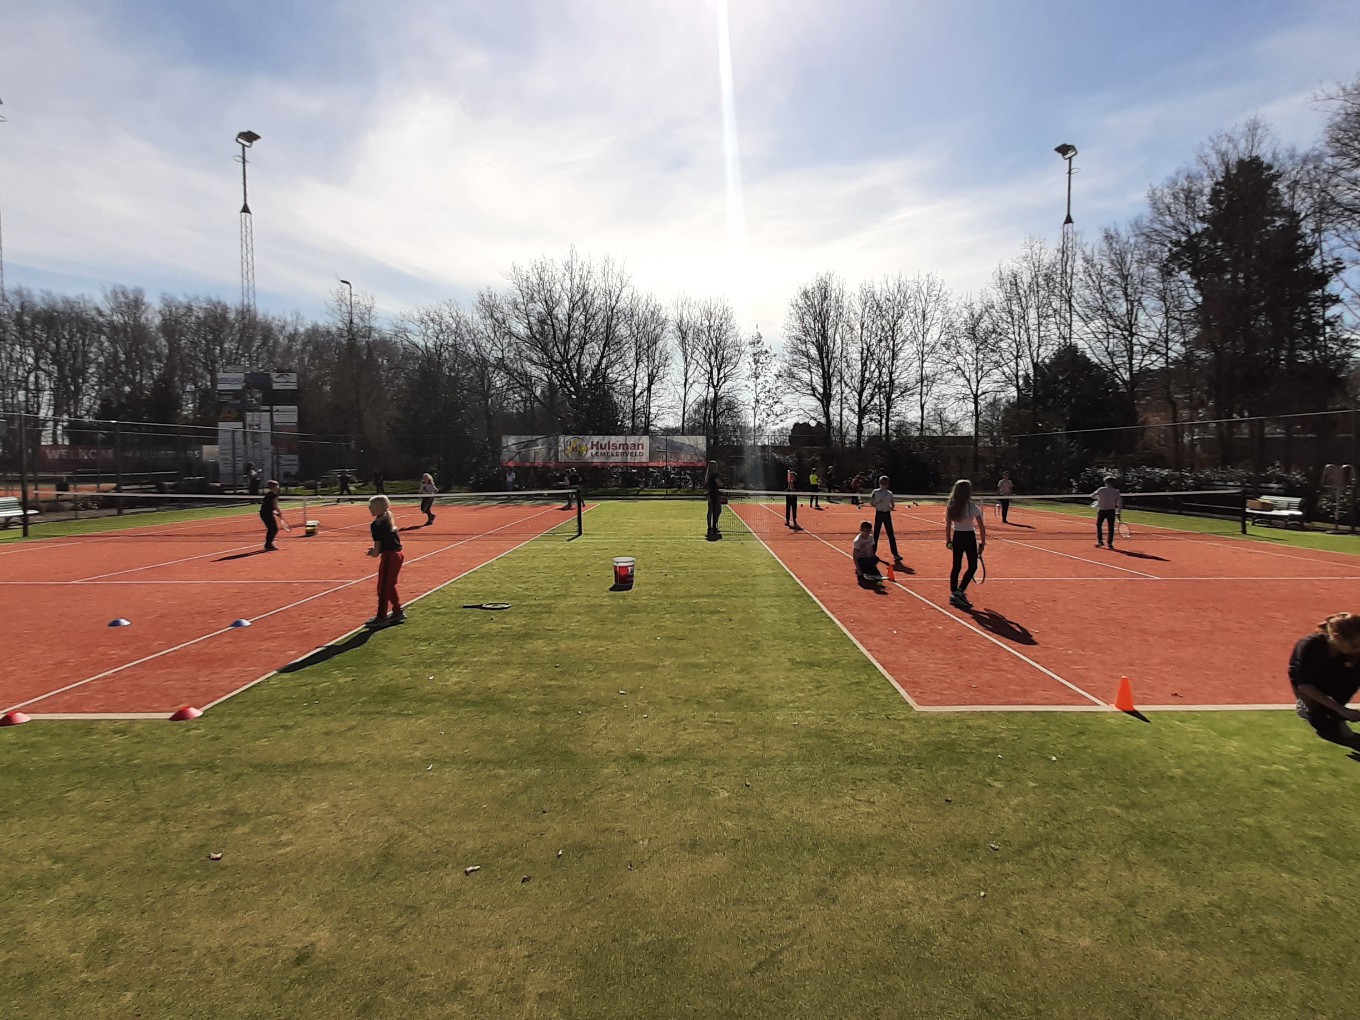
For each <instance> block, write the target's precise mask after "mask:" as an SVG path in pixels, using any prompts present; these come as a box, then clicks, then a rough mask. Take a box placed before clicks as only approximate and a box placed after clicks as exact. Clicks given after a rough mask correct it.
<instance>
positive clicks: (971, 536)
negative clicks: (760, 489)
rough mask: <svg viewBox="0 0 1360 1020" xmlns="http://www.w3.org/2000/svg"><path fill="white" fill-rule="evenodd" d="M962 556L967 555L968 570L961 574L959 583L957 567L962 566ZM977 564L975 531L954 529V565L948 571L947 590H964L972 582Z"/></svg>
mask: <svg viewBox="0 0 1360 1020" xmlns="http://www.w3.org/2000/svg"><path fill="white" fill-rule="evenodd" d="M964 556H967V557H968V572H967V573H966V574H964V575H963V582H962V583H960V582H959V568H960V567H961V566H963V558H964ZM977 564H978V548H977V532H974V531H955V532H954V566H953V567H952V568H951V569H950V571H949V590H950V591H966V590H967V588H968V586H969V585H970V584H972V583H973V575H974V574H976V573H977Z"/></svg>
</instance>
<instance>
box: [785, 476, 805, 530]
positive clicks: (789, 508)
mask: <svg viewBox="0 0 1360 1020" xmlns="http://www.w3.org/2000/svg"><path fill="white" fill-rule="evenodd" d="M784 527H786V528H792V529H793V530H794V531H802V530H803V529H802V528H800V527H799V526H798V472H797V471H795V470H794V469H793V468H789V469H788V470H787V471H786V472H784Z"/></svg>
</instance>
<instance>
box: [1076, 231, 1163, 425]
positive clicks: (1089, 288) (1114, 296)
mask: <svg viewBox="0 0 1360 1020" xmlns="http://www.w3.org/2000/svg"><path fill="white" fill-rule="evenodd" d="M1077 273H1078V282H1077V288H1076V303H1077V306H1078V314H1079V316H1080V319H1081V324H1082V332H1083V335H1084V336H1085V338H1086V344H1087V349H1088V350H1089V352H1090V354H1091V357H1092V359H1094V360H1095V362H1096V363H1097V364H1098V365H1100V366H1101V367H1103V368H1105V369H1106V370H1107V371H1109V373H1110V374H1111V375H1112V376H1114V378H1115V379H1117V380H1118V381H1119V385H1120V387H1121V388H1122V389H1123V391H1124V396H1125V399H1126V401H1127V404H1128V410H1129V420H1130V421H1132V420H1135V419H1136V418H1137V416H1138V407H1139V401H1140V398H1141V397H1142V396H1143V389H1144V387H1145V384H1146V381H1147V375H1148V370H1149V368H1150V366H1151V364H1152V360H1153V357H1154V352H1153V345H1152V336H1153V334H1154V332H1155V330H1156V323H1155V322H1154V321H1153V305H1152V302H1153V297H1152V293H1153V289H1154V287H1155V285H1156V279H1157V266H1156V259H1155V253H1154V252H1152V251H1151V250H1150V249H1149V248H1148V246H1147V244H1146V243H1145V242H1144V241H1143V239H1142V238H1141V236H1140V234H1139V227H1138V224H1136V223H1135V224H1134V225H1133V226H1132V227H1130V228H1129V229H1127V230H1125V229H1121V228H1119V227H1107V228H1106V229H1105V230H1103V231H1101V235H1100V241H1099V242H1098V243H1097V244H1095V245H1094V246H1092V247H1091V248H1089V249H1087V248H1083V249H1082V250H1081V251H1080V254H1079V255H1078V263H1077Z"/></svg>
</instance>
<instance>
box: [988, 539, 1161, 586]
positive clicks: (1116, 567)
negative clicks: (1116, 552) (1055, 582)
mask: <svg viewBox="0 0 1360 1020" xmlns="http://www.w3.org/2000/svg"><path fill="white" fill-rule="evenodd" d="M997 541H998V542H1008V543H1010V544H1011V545H1018V546H1023V547H1024V548H1026V549H1033V550H1035V551H1036V552H1045V553H1051V554H1052V555H1054V556H1061V557H1063V558H1064V559H1069V560H1076V561H1077V562H1078V563H1090V564H1092V565H1094V566H1097V567H1109V568H1110V569H1111V570H1122V571H1123V572H1124V573H1126V574H1137V575H1138V576H1139V577H1146V578H1150V579H1151V580H1153V581H1160V580H1161V578H1160V577H1158V576H1157V575H1156V574H1149V573H1148V572H1147V571H1145V570H1134V569H1133V568H1132V567H1121V566H1119V565H1118V564H1117V563H1105V562H1103V561H1102V560H1093V559H1091V558H1090V557H1089V556H1076V555H1073V554H1072V553H1065V552H1058V550H1056V549H1048V548H1045V547H1044V546H1042V545H1030V544H1029V543H1028V542H1018V541H1016V540H1015V539H1013V538H1001V537H1000V536H998V537H997Z"/></svg>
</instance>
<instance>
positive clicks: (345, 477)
mask: <svg viewBox="0 0 1360 1020" xmlns="http://www.w3.org/2000/svg"><path fill="white" fill-rule="evenodd" d="M336 481H338V482H339V483H340V495H342V496H348V495H351V493H350V491H349V481H350V479H349V472H348V471H341V472H340V474H339V476H338V477H337V478H336Z"/></svg>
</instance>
